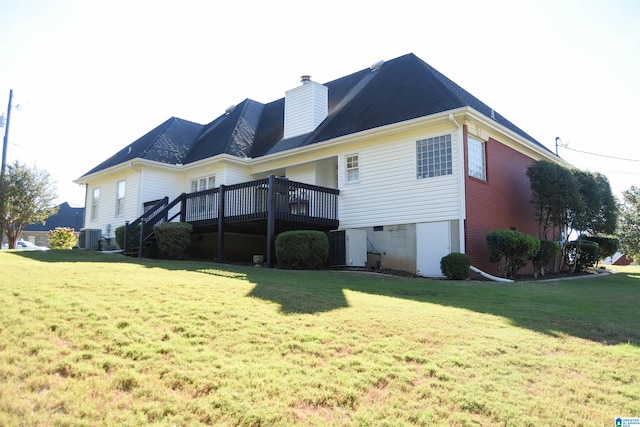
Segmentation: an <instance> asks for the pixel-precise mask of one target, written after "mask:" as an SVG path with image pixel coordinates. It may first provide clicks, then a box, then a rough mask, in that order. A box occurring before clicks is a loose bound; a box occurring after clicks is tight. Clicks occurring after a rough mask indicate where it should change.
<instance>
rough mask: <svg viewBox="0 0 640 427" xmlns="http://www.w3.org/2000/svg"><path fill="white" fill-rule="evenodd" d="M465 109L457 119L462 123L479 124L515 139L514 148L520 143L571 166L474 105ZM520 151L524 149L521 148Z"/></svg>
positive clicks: (549, 158) (537, 153)
mask: <svg viewBox="0 0 640 427" xmlns="http://www.w3.org/2000/svg"><path fill="white" fill-rule="evenodd" d="M464 109H465V110H466V112H465V114H464V115H462V117H459V118H458V117H457V119H460V123H464V124H465V125H467V126H470V125H473V126H477V125H478V124H479V125H480V126H481V127H483V128H485V129H490V130H491V131H493V132H497V133H498V134H499V135H501V136H503V137H504V138H506V139H507V140H511V141H513V142H514V143H515V144H514V145H515V147H514V148H516V149H518V148H517V147H518V145H519V146H521V147H523V148H524V149H525V150H528V151H533V152H534V153H535V154H536V155H538V156H540V157H541V158H543V159H545V160H549V161H551V162H554V163H558V164H560V165H563V166H569V167H571V165H570V164H569V163H568V162H567V161H566V160H564V159H562V158H560V157H558V156H556V155H555V154H554V153H552V152H551V151H549V150H546V149H544V148H543V147H541V146H539V145H538V144H536V143H534V142H532V141H530V140H528V139H526V138H524V137H522V136H520V135H518V134H517V133H515V132H514V131H512V130H511V129H509V128H507V127H506V126H503V125H501V124H500V123H498V122H496V121H495V120H493V119H491V118H489V117H487V116H485V115H484V114H482V113H480V112H479V111H478V110H476V109H474V108H472V107H464ZM478 136H480V135H478ZM501 139H502V138H500V139H499V141H500V142H502V143H505V142H506V141H504V140H501ZM518 151H523V150H521V149H520V150H518ZM525 154H526V153H525Z"/></svg>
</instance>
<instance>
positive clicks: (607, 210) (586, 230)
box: [569, 170, 618, 272]
mask: <svg viewBox="0 0 640 427" xmlns="http://www.w3.org/2000/svg"><path fill="white" fill-rule="evenodd" d="M573 175H574V177H575V179H576V181H577V182H578V194H579V198H580V202H579V203H578V204H576V205H575V206H573V207H572V208H571V209H570V211H569V222H570V226H571V228H572V229H573V230H574V231H576V232H577V233H578V240H577V248H576V251H577V254H578V256H579V255H580V254H581V251H580V246H581V244H582V239H581V237H582V236H583V235H585V234H586V235H591V236H598V235H604V234H613V233H615V231H616V225H617V221H618V206H617V204H616V201H615V197H614V196H613V193H612V192H611V186H610V185H609V180H608V179H607V177H606V176H604V175H602V174H600V173H598V172H586V171H580V170H574V171H573ZM576 261H577V260H576ZM570 265H571V272H574V271H575V270H576V267H577V266H578V263H577V262H573V263H570Z"/></svg>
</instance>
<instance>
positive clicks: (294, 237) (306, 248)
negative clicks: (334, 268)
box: [276, 230, 329, 270]
mask: <svg viewBox="0 0 640 427" xmlns="http://www.w3.org/2000/svg"><path fill="white" fill-rule="evenodd" d="M328 257H329V238H328V237H327V235H326V234H325V233H323V232H321V231H313V230H300V231H285V232H283V233H280V234H278V237H276V258H277V259H278V267H280V268H286V269H310V270H317V269H320V268H322V267H323V266H324V265H325V263H326V262H327V258H328Z"/></svg>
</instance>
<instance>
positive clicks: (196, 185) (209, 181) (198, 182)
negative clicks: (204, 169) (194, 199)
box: [191, 175, 216, 193]
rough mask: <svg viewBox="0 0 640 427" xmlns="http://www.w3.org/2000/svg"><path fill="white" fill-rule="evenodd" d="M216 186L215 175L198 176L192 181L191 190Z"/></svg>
mask: <svg viewBox="0 0 640 427" xmlns="http://www.w3.org/2000/svg"><path fill="white" fill-rule="evenodd" d="M215 186H216V177H215V175H211V176H207V177H203V178H198V179H194V180H192V181H191V192H192V193H195V192H196V191H202V190H208V189H210V188H214V187H215Z"/></svg>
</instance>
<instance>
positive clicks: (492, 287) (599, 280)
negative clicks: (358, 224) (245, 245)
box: [12, 251, 640, 346]
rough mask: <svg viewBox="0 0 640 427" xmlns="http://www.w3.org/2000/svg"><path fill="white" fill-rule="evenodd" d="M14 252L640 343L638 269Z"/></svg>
mask: <svg viewBox="0 0 640 427" xmlns="http://www.w3.org/2000/svg"><path fill="white" fill-rule="evenodd" d="M56 252H59V253H56ZM12 253H14V254H16V255H20V256H23V257H25V258H29V259H33V260H39V261H43V262H115V263H123V262H126V263H136V264H140V265H144V266H146V267H149V268H162V269H167V270H186V271H194V272H199V273H203V274H212V275H218V276H224V277H229V278H235V279H246V280H248V281H250V282H253V283H256V285H255V287H254V288H253V289H252V290H251V292H249V294H248V295H247V296H248V297H252V298H259V299H262V300H265V301H270V302H274V303H277V304H279V305H280V312H281V313H282V314H285V315H287V314H313V313H320V312H328V311H331V310H336V309H344V308H348V307H349V302H348V301H347V298H346V296H345V290H350V291H355V292H361V293H367V294H371V295H380V296H384V297H392V298H402V299H407V300H412V301H418V302H424V303H430V304H438V305H443V306H449V307H456V308H462V309H467V310H470V311H474V312H477V313H486V314H491V315H496V316H501V317H504V318H507V319H510V320H511V322H512V323H513V325H514V326H518V327H523V328H527V329H530V330H534V331H537V332H541V333H544V334H548V335H554V336H559V335H563V334H567V335H572V336H575V337H579V338H583V339H588V340H592V341H595V342H599V343H604V344H608V345H613V344H620V343H631V344H633V345H636V346H638V345H640V316H638V310H639V309H640V306H639V303H638V301H640V274H638V273H640V270H638V273H636V272H634V273H618V274H615V275H611V276H607V277H604V276H603V277H593V278H587V279H579V280H567V281H556V282H519V283H515V284H505V283H496V282H482V281H465V282H455V281H445V280H428V279H416V278H402V277H390V276H385V275H381V274H374V273H349V272H338V271H290V270H270V269H255V268H253V267H248V266H238V265H228V264H215V263H203V262H199V261H163V260H150V259H138V258H128V257H123V256H120V255H101V254H99V253H91V252H85V251H46V252H39V251H36V252H17V251H16V252H12ZM70 254H71V255H72V256H70ZM203 266H204V267H205V268H203ZM425 310H428V307H427V306H425Z"/></svg>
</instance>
